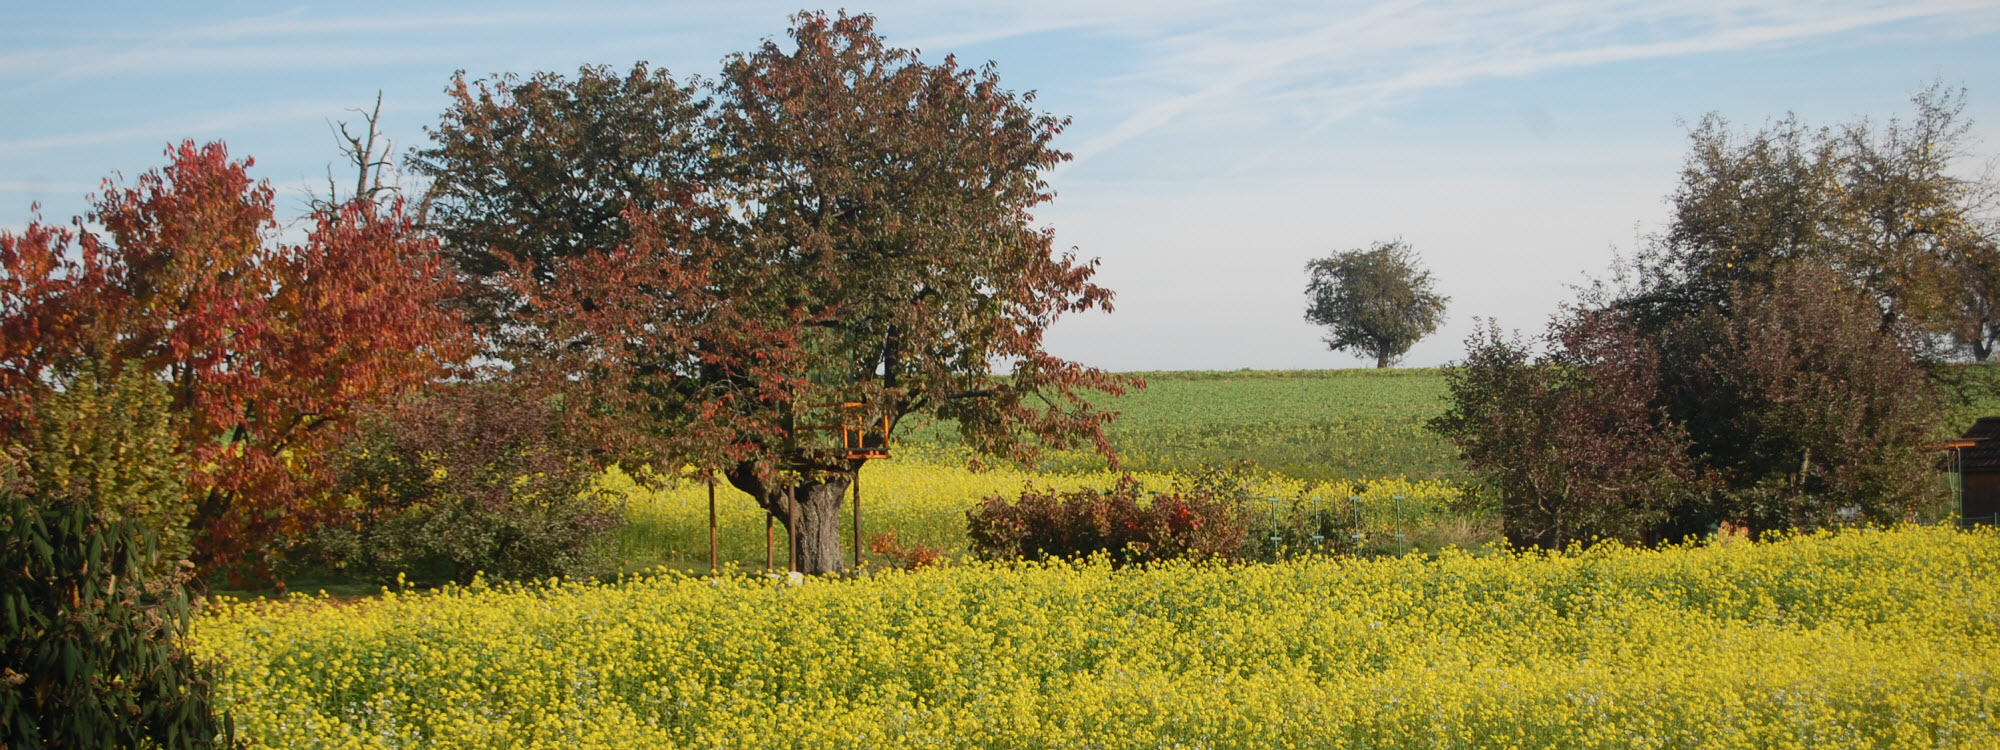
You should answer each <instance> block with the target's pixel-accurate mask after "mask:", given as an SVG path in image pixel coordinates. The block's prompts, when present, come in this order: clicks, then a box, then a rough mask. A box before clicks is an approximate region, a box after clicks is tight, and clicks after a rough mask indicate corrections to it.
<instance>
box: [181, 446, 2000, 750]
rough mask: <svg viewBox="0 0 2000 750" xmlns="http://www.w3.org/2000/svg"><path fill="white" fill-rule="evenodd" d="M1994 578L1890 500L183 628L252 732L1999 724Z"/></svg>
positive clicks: (459, 598) (1998, 609) (475, 595)
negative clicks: (1831, 517) (1431, 546)
mask: <svg viewBox="0 0 2000 750" xmlns="http://www.w3.org/2000/svg"><path fill="white" fill-rule="evenodd" d="M885 483H886V482H885ZM1996 581H2000V534H1995V533H1993V532H1991V531H1987V532H1979V533H1961V532H1957V531H1954V530H1950V529H1942V528H1917V527H1912V528H1903V529H1898V530H1893V531H1854V532H1846V533H1838V534H1822V535H1817V536H1810V537H1798V538H1791V539H1784V540H1778V541H1770V542H1763V543H1757V544H1750V543H1732V544H1722V545H1712V546H1705V547H1686V548H1675V549H1667V550H1653V551H1647V550H1632V549H1625V548H1615V547H1602V548H1598V549H1595V550H1591V551H1588V552H1584V553H1579V554H1571V555H1557V556H1551V555H1543V554H1507V553H1492V554H1484V555H1472V554H1465V553H1458V552H1447V553H1445V554H1443V555H1440V556H1437V557H1435V558H1426V557H1422V556H1411V557H1404V558H1383V559H1376V560H1355V559H1327V558H1316V559H1308V560H1299V561H1292V562H1287V563H1282V564H1252V565H1239V566H1212V565H1176V566H1163V567H1158V568H1152V569H1132V570H1122V571H1113V570H1111V569H1109V568H1108V567H1106V566H1103V565H1074V566H1072V565H1047V566H1043V565H1019V566H998V565H955V566H951V567H947V568H944V569H939V570H928V571H922V572H915V573H905V572H883V573H879V574H876V575H872V576H865V577H861V578H855V579H848V580H824V581H822V580H812V581H805V582H802V583H798V584H796V585H794V584H791V583H789V582H786V581H782V580H771V579H767V578H764V577H762V576H757V575H726V576H724V577H722V578H721V579H719V580H709V579H705V578H700V577H693V576H684V575H679V574H663V575H655V576H639V577H632V578H628V579H625V580H622V581H618V582H613V583H603V584H585V583H560V582H558V583H544V584H534V585H507V586H496V587H483V586H475V587H473V588H469V589H457V590H448V591H445V592H441V593H431V594H415V593H389V594H386V595H384V596H382V597H380V598H372V599H365V600H359V601H353V602H334V601H327V600H311V599H294V600H292V601H289V602H275V603H240V602H222V603H219V604H215V605H213V606H211V607H210V608H209V610H208V612H207V614H205V615H204V616H203V617H201V618H200V619H199V620H198V621H197V622H196V623H195V627H194V640H195V646H196V648H197V650H198V651H199V652H200V653H201V654H202V655H204V656H206V657H211V658H217V659H220V660H222V661H223V662H224V664H225V676H224V678H223V681H222V683H221V684H220V685H219V686H218V690H219V692H220V694H221V696H222V697H223V699H224V700H225V702H226V703H227V704H228V705H229V706H231V707H232V710H233V711H234V712H235V719H236V723H237V726H238V727H239V730H240V731H241V732H242V733H244V734H245V735H247V736H248V737H249V738H251V739H252V740H253V741H254V742H255V743H256V744H258V745H259V746H263V747H274V748H317V747H330V748H331V747H354V748H377V747H437V748H491V747H515V748H539V747H549V748H558V747H560V748H571V747H581V748H612V747H621V748H622V747H629V748H679V747H690V748H692V747H700V748H766V747H785V748H821V747H825V748H854V747H883V748H888V747H898V748H900V747H940V748H958V747H994V748H1002V747H1004V748H1158V747H1188V748H1300V747H1316V748H1317V747H1326V748H1342V747H1351V748H1404V747H1411V748H1414V747H1423V748H1438V747H1445V748H1453V747H1482V748H1484V747H1493V748H1505V747H1521V748H1541V747H1575V748H1683V747H1685V748H1695V747H1717V748H1722V747H1769V748H1818V747H1912V748H1914V747H1925V748H1934V747H1967V748H1972V747H1988V748H1990V747H1996V746H2000V585H1996Z"/></svg>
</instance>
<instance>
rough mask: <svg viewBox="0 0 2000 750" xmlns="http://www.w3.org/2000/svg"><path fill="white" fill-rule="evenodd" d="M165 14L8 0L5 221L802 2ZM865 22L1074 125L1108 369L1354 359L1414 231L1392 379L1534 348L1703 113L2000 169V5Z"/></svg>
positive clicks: (2, 84) (1028, 15) (1063, 192)
mask: <svg viewBox="0 0 2000 750" xmlns="http://www.w3.org/2000/svg"><path fill="white" fill-rule="evenodd" d="M166 6H167V4H153V3H148V4H140V3H92V4H86V3H37V4H30V3H7V4H0V228H19V227H20V226H22V225H25V224H26V223H27V222H28V221H29V220H30V216H31V213H30V208H29V207H30V205H31V204H33V203H37V202H39V203H40V204H41V205H42V215H43V217H44V219H46V220H51V221H57V222H63V221H67V219H68V217H70V216H72V215H75V214H78V213H82V212H83V211H84V210H85V205H86V204H85V202H84V196H85V194H86V193H88V192H91V191H94V190H96V189H97V186H98V184H99V183H100V181H101V180H102V179H104V178H105V177H106V176H108V175H111V174H112V173H114V172H120V173H123V174H125V175H136V174H138V173H140V172H143V171H145V170H146V169H149V168H152V167H155V166H158V165H159V164H160V163H161V161H162V157H161V151H162V150H163V148H164V147H165V145H166V144H167V143H168V142H169V141H175V140H179V139H182V138H193V139H196V140H214V139H222V140H226V141H227V142H228V143H229V144H230V148H231V150H232V152H233V153H236V154H238V155H249V156H252V157H255V158H256V160H257V167H256V169H255V174H257V175H258V176H260V177H263V178H266V179H268V180H270V181H271V182H272V184H273V185H275V186H276V187H277V188H278V189H279V191H280V195H281V201H282V202H283V210H285V211H289V212H292V213H297V212H298V211H299V210H300V207H301V206H302V205H303V204H304V202H305V200H306V194H307V193H306V191H308V190H311V189H314V188H319V189H323V186H324V181H325V174H326V169H327V165H328V163H329V162H331V161H333V160H334V159H336V158H337V156H338V154H337V152H336V144H335V141H334V139H333V137H332V136H331V135H330V133H329V129H328V123H329V121H333V120H348V121H355V120H357V117H356V115H355V114H354V113H352V112H349V111H347V110H350V109H353V108H359V107H364V106H367V105H369V104H371V103H372V102H373V100H374V98H375V95H376V92H377V91H378V90H379V91H381V92H382V95H383V110H384V117H383V126H384V130H385V132H386V134H387V135H388V136H390V137H391V138H393V139H394V141H395V143H396V145H397V149H398V151H399V152H400V151H402V150H405V149H407V148H409V147H412V146H416V145H420V144H422V143H423V142H424V141H425V138H426V136H425V134H424V132H423V128H424V127H425V126H426V125H428V124H431V123H433V122H434V121H435V120H436V117H437V115H438V113H439V112H440V111H441V110H442V108H443V106H444V101H445V98H444V95H443V90H444V86H445V85H446V83H447V82H448V80H449V78H450V76H451V73H452V71H454V70H459V69H463V70H465V71H467V72H468V73H470V74H473V75H475V76H478V75H485V74H489V73H497V72H514V73H521V74H528V73H532V72H535V71H542V70H553V71H562V72H573V71H574V70H575V69H576V68H577V66H579V65H583V64H608V65H612V66H614V67H618V68H625V67H628V66H630V65H631V64H632V63H633V62H634V61H635V60H647V61H649V62H651V63H653V64H654V65H656V66H664V67H666V68H668V69H670V70H671V71H673V72H674V73H675V74H676V75H677V76H683V77H685V76H693V75H700V76H703V77H711V76H713V75H714V74H715V73H716V71H717V70H718V69H719V61H720V60H721V58H722V57H723V56H724V55H726V54H728V53H730V52H735V51H742V50H747V49H749V48H751V47H753V46H754V45H757V44H759V43H760V42H761V41H762V40H763V39H765V38H767V37H779V38H782V36H783V34H784V31H785V28H786V26H787V16H788V15H789V14H790V13H792V12H795V11H797V10H799V9H800V7H801V6H796V5H789V4H772V3H765V2H735V3H633V4H611V5H596V4H577V5H575V6H574V7H560V8H558V7H556V6H554V5H553V4H513V5H510V4H505V3H449V2H435V3H402V4H379V3H339V4H324V3H307V4H285V3H269V2H258V3H247V2H246V3H211V4H205V5H202V6H200V8H199V9H196V10H189V9H186V8H178V7H176V8H172V9H168V8H167V7H166ZM807 7H811V6H807ZM839 7H840V6H825V7H824V8H825V9H826V10H828V11H832V10H836V9H838V8H839ZM846 7H847V9H848V10H849V11H851V12H868V13H873V14H875V15H876V16H877V18H878V23H877V30H878V31H880V32H881V33H883V34H884V35H885V36H886V37H887V38H888V39H889V41H890V43H892V44H895V45H898V46H906V47H917V48H920V49H922V50H923V51H924V52H925V54H926V56H928V57H933V58H935V57H941V56H942V55H943V54H945V53H947V52H949V53H955V54H956V55H958V57H959V58H960V59H961V60H962V61H969V62H980V61H986V60H992V61H994V62H995V63H996V65H997V69H998V71H999V74H1000V76H1001V80H1002V81H1003V82H1004V83H1005V84H1007V85H1008V86H1009V87H1011V88H1014V89H1016V90H1023V91H1025V90H1034V91H1036V92H1037V97H1038V98H1037V100H1036V102H1037V105H1038V106H1039V107H1040V108H1042V109H1044V110H1046V111H1049V112H1052V113H1055V114H1059V115H1068V116H1070V117H1072V118H1074V122H1073V123H1072V125H1071V127H1070V128H1069V130H1068V131H1067V132H1066V133H1065V134H1064V135H1063V136H1062V137H1061V138H1060V139H1059V141H1058V145H1059V146H1060V147H1062V148H1065V149H1067V150H1069V151H1072V152H1074V153H1075V154H1076V156H1077V158H1076V160H1075V161H1074V162H1072V163H1070V164H1068V165H1065V166H1064V168H1062V169H1061V170H1060V171H1059V172H1058V173H1056V174H1054V175H1053V176H1052V182H1053V183H1054V185H1055V186H1056V188H1057V190H1058V192H1059V197H1058V198H1057V200H1056V201H1055V202H1054V203H1053V204H1051V205H1049V206H1045V207H1043V209H1042V210H1041V211H1039V212H1038V215H1037V218H1038V220H1039V221H1041V222H1043V223H1045V224H1047V225H1049V226H1053V227H1054V228H1055V229H1056V232H1057V236H1058V240H1059V242H1060V243H1061V244H1062V245H1064V246H1075V247H1076V248H1077V250H1078V252H1079V254H1080V255H1083V256H1084V257H1096V258H1099V259H1101V260H1102V262H1103V266H1102V268H1101V271H1100V274H1099V280H1100V281H1101V282H1103V283H1104V284H1105V285H1106V286H1109V287H1110V288H1112V289H1113V290H1115V291H1116V292H1117V293H1118V298H1117V309H1116V312H1114V313H1113V314H1110V315H1102V314H1091V315H1085V316H1079V317H1076V318H1072V319H1068V320H1065V321H1064V322H1063V323H1061V324H1059V325H1058V326H1057V328H1056V329H1055V330H1054V331H1052V332H1051V341H1050V343H1051V349H1052V350H1054V351H1055V352H1056V353H1057V354H1060V355H1063V356H1066V357H1070V358H1073V359H1079V360H1082V361H1084V362H1087V363H1091V364H1095V365H1098V366H1102V367H1106V368H1110V369H1115V370H1152V369H1236V368H1242V367H1250V368H1271V369H1282V368H1328V367H1353V366H1361V365H1363V364H1364V363H1362V362H1361V361H1360V360H1359V359H1357V358H1355V357H1351V356H1348V355H1345V354H1340V353H1332V352H1328V351H1326V349H1325V347H1324V346H1323V345H1322V344H1321V343H1320V342H1319V331H1318V330H1316V329H1315V328H1313V327H1312V326H1311V325H1309V324H1307V323H1305V322H1304V321H1303V320H1302V319H1301V314H1302V312H1303V309H1304V297H1303V289H1304V287H1305V279H1304V276H1303V271H1302V268H1303V266H1304V264H1305V262H1306V261H1307V260H1308V259H1310V258H1312V257H1316V256H1320V255H1325V254H1327V253H1329V252H1331V251H1334V250H1340V249H1347V248H1355V247H1362V246H1366V245H1367V244H1368V243H1370V242H1372V241H1376V240H1385V239H1390V238H1393V237H1398V236H1400V237H1402V238H1403V239H1405V240H1407V241H1408V242H1410V243H1411V244H1412V245H1414V246H1415V247H1416V249H1417V250H1418V251H1419V252H1420V253H1421V254H1422V256H1423V258H1424V259H1425V261H1426V262H1427V264H1428V265H1429V266H1430V268H1431V269H1432V271H1433V273H1434V274H1435V276H1436V278H1437V280H1438V283H1439V285H1440V288H1441V289H1442V291H1443V292H1444V293H1445V294H1447V295H1449V296H1451V297H1452V298H1453V303H1452V307H1451V311H1450V317H1449V322H1448V324H1447V325H1446V327H1445V328H1444V329H1443V330H1441V331H1440V332H1439V333H1438V334H1436V335H1435V336H1433V337H1432V338H1430V339H1428V340H1426V341H1424V342H1423V343H1421V344H1419V345H1418V346H1417V348H1416V349H1414V350H1412V352H1411V353H1410V355H1409V357H1408V358H1407V359H1406V360H1405V364H1408V365H1419V366H1425V365H1437V364H1443V363H1445V362H1448V361H1450V360H1453V359H1455V358H1457V357H1458V356H1459V355H1460V354H1461V352H1462V341H1463V339H1464V337H1465V335H1466V334H1467V333H1468V332H1469V331H1470V330H1471V327H1472V323H1473V319H1474V317H1475V316H1477V317H1487V318H1496V319H1498V320H1499V322H1500V323H1501V324H1502V325H1504V326H1507V327H1510V328H1519V329H1523V330H1526V331H1537V330H1539V329H1540V328H1541V326H1542V325H1543V323H1544V322H1545V321H1546V319H1547V317H1548V316H1549V315H1550V314H1551V313H1552V312H1554V311H1555V309H1556V307H1557V305H1558V304H1560V303H1561V302H1563V301H1564V300H1566V299H1569V298H1570V296H1571V294H1570V291H1569V289H1568V286H1569V285H1573V284H1577V283H1581V282H1583V281H1584V280H1585V278H1586V276H1585V275H1586V274H1601V273H1603V272H1604V271H1605V269H1606V268H1607V267H1608V265H1609V264H1610V262H1611V260H1612V258H1613V254H1614V253H1615V252H1620V251H1623V252H1629V251H1630V250H1631V249H1632V248H1633V247H1634V246H1635V245H1637V244H1638V242H1639V241H1640V237H1641V236H1642V235H1644V234H1645V233H1647V232H1650V231H1654V230H1656V229H1657V228H1658V227H1659V226H1660V225H1661V223H1662V222H1663V221H1664V220H1665V217H1666V208H1667V206H1666V202H1665V199H1666V197H1667V195H1668V194H1669V193H1670V192H1671V191H1672V189H1673V185H1674V181H1675V176H1676V173H1677V171H1678V169H1679V168H1680V164H1681V160H1682V155H1683V153H1684V149H1685V144H1686V127H1685V124H1686V123H1689V122H1692V121H1694V120H1696V119H1698V118H1699V117H1701V116H1702V115H1703V114H1705V113H1708V112H1719V113H1721V114H1723V115H1725V116H1727V117H1729V118H1730V119H1731V120H1733V121H1735V122H1736V123H1738V124H1740V125H1743V126H1746V127H1754V126H1757V125H1760V124H1762V123H1763V122H1765V121H1766V120H1768V119H1771V118H1774V117H1778V116H1782V115H1784V114H1785V113H1786V112H1796V113H1798V114H1799V115H1800V116H1801V117H1802V118H1804V119H1806V120H1807V121H1810V122H1816V123H1826V124H1832V123H1838V122H1845V121H1849V120H1853V119H1855V118H1858V117H1863V116H1869V117H1874V118H1876V119H1878V120H1879V119H1882V118H1886V117H1890V116H1896V115H1901V114H1904V113H1907V112H1908V111H1909V110H1908V106H1907V99H1908V96H1909V94H1910V93H1911V92H1913V91H1915V90H1917V89H1918V88H1921V87H1922V86H1924V85H1926V84H1927V83H1929V82H1931V81H1933V80H1943V81H1945V82H1946V83H1949V84H1953V85H1963V86H1965V87H1966V88H1967V89H1968V90H1969V92H1970V105H1969V107H1968V110H1969V111H1968V114H1969V115H1970V116H1971V118H1972V119H1973V120H1974V121H1975V122H1976V123H1977V124H1976V127H1975V132H1974V136H1975V138H1976V139H1977V141H1978V151H1979V155H1980V158H1981V159H1990V158H1992V157H1993V155H1994V154H1996V153H2000V3H1995V2H1991V1H1990V0H1989V1H1988V2H1949V1H1940V2H1927V1H1925V0H1915V1H1910V2H1873V1H1872V0H1871V1H1862V0H1856V1H1852V2H1848V1H1836V2H1823V3H1799V2H1769V3H1766V2H1756V1H1753V0H1723V1H1720V2H1679V3H1634V2H1615V1H1612V0H1602V1H1600V0H1582V1H1577V2H1562V1H1557V2H1519V3H1510V2H1368V3H1315V4H1295V3H1275V2H1264V3H1259V2H1248V3H1241V2H1199V1H1193V0H1162V1H1159V2H1145V3H1126V2H1093V1H1092V0H1027V1H1025V2H1011V3H954V2H881V3H873V4H855V5H849V6H846ZM1978 166H1979V165H1977V164H1969V165H1968V168H1976V167H1978Z"/></svg>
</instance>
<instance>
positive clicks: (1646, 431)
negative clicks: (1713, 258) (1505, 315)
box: [1431, 311, 1697, 549]
mask: <svg viewBox="0 0 2000 750" xmlns="http://www.w3.org/2000/svg"><path fill="white" fill-rule="evenodd" d="M1546 344H1547V346H1548V348H1549V350H1550V353H1549V354H1547V355H1546V356H1544V357H1541V358H1540V359H1539V360H1538V361H1531V359H1530V356H1529V354H1528V351H1527V348H1526V347H1525V346H1523V345H1522V344H1521V343H1520V342H1518V341H1508V340H1506V339H1503V338H1502V337H1501V336H1500V333H1499V331H1498V330H1497V329H1495V328H1492V327H1482V328H1481V329H1480V330H1479V331H1478V332H1476V333H1474V334H1473V336H1472V338H1471V339H1469V340H1468V341H1467V342H1466V359H1465V361H1464V362H1463V363H1462V364H1460V365H1458V366H1456V367H1453V368H1450V369H1449V370H1447V371H1446V376H1445V377H1446V381H1447V383H1448V384H1449V386H1450V389H1451V406H1450V408H1449V409H1448V410H1447V411H1446V412H1445V413H1444V414H1443V415H1441V416H1439V417H1438V418H1436V419H1434V420H1432V422H1431V428H1432V429H1433V430H1436V431H1438V432H1439V433H1441V434H1443V435H1444V436H1446V437H1448V438H1450V439H1451V441H1452V442H1453V443H1455V444H1456V445H1457V446H1458V448H1459V452H1460V454H1461V455H1463V456H1464V457H1465V460H1466V464H1467V465H1468V466H1469V467H1470V468H1471V469H1472V470H1473V471H1475V472H1477V473H1478V474H1479V475H1480V477H1481V478H1482V479H1483V480H1484V481H1485V482H1486V484H1487V485H1488V486H1489V487H1491V488H1492V489H1493V490H1494V491H1495V492H1496V493H1497V494H1498V495H1499V498H1500V514H1501V518H1502V523H1503V524H1504V527H1505V530H1506V534H1507V541H1508V542H1509V543H1512V544H1515V545H1519V546H1536V547H1544V548H1553V549H1561V548H1564V547H1568V546H1569V545H1571V544H1575V543H1577V542H1588V541H1591V540H1593V539H1599V538H1609V539H1618V540H1622V541H1627V542H1645V541H1649V540H1651V538H1652V537H1653V536H1654V535H1655V533H1656V530H1657V529H1658V527H1659V526H1660V525H1661V524H1663V523H1665V522H1666V521H1667V520H1668V518H1669V516H1670V512H1671V510H1672V509H1674V508H1677V507H1680V506H1683V505H1685V504H1686V502H1685V498H1687V497H1688V496H1690V495H1691V494H1693V493H1695V492H1696V491H1697V490H1696V487H1697V475H1696V473H1695V471H1694V470H1693V468H1692V467H1691V466H1690V461H1689V459H1688V458H1687V456H1686V453H1685V451H1686V444H1687V438H1686V433H1685V431H1684V430H1682V429H1681V428H1680V426H1679V425H1678V424H1676V423H1673V422H1672V421H1670V420H1669V419H1667V415H1666V414H1665V413H1664V412H1663V411H1662V410H1661V409H1660V408H1659V407H1657V406H1655V404H1654V401H1655V398H1656V395H1657V383H1658V380H1659V355H1658V354H1657V353H1656V350H1655V347H1654V346H1653V345H1652V343H1651V342H1649V341H1647V340H1645V339H1643V338H1641V337H1638V336H1636V335H1635V334H1634V333H1633V331H1632V329H1631V328H1630V327H1629V326H1627V325H1625V324H1624V321H1622V320H1620V319H1618V318H1617V317H1616V316H1615V315H1612V314H1608V313H1600V312H1588V311H1581V312H1576V313H1574V314H1573V315H1572V317H1570V318H1568V319H1564V320H1560V321H1557V322H1555V323H1552V324H1551V326H1550V331H1549V334H1548V337H1547V339H1546Z"/></svg>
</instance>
